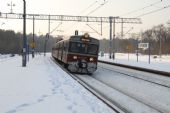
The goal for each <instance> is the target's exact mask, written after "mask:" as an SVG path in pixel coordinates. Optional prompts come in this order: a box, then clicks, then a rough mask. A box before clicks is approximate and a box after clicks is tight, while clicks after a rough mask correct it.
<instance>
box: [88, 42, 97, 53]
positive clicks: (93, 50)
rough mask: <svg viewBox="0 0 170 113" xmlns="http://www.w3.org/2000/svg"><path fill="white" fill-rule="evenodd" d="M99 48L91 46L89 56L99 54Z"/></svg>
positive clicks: (89, 46)
mask: <svg viewBox="0 0 170 113" xmlns="http://www.w3.org/2000/svg"><path fill="white" fill-rule="evenodd" d="M97 51H98V46H97V45H94V44H89V45H88V54H95V55H96V54H97V53H98V52H97Z"/></svg>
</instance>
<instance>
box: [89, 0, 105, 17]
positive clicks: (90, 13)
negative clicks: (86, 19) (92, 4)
mask: <svg viewBox="0 0 170 113" xmlns="http://www.w3.org/2000/svg"><path fill="white" fill-rule="evenodd" d="M106 3H108V1H105V0H104V3H102V4H100V5H99V6H98V7H96V8H95V9H93V10H92V11H90V12H89V13H88V14H87V15H86V16H88V15H90V14H92V13H94V12H95V11H97V10H98V9H99V8H101V7H102V6H104V5H105V4H106Z"/></svg>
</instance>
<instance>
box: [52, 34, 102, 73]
mask: <svg viewBox="0 0 170 113" xmlns="http://www.w3.org/2000/svg"><path fill="white" fill-rule="evenodd" d="M98 51H99V40H98V39H96V38H93V37H90V35H89V34H88V33H85V34H84V35H76V34H75V35H72V36H70V37H68V39H63V40H61V41H58V42H56V43H55V44H54V46H53V47H52V57H53V58H54V59H56V60H57V61H59V62H62V63H63V64H64V67H65V68H67V70H69V71H70V72H73V73H86V74H92V73H93V72H95V71H96V70H97V61H98Z"/></svg>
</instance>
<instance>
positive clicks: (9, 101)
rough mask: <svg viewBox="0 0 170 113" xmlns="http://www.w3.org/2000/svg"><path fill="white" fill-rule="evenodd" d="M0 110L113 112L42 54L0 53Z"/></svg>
mask: <svg viewBox="0 0 170 113" xmlns="http://www.w3.org/2000/svg"><path fill="white" fill-rule="evenodd" d="M0 113H113V111H112V110H111V109H110V108H108V107H107V106H106V105H105V104H104V103H103V102H101V101H100V100H98V99H97V98H96V97H94V96H93V95H92V94H91V93H89V92H88V91H87V90H86V89H84V88H83V87H82V86H81V85H79V84H78V83H77V82H76V81H75V80H74V79H72V78H71V77H70V76H68V75H67V73H66V72H63V71H62V70H61V69H60V68H59V67H58V66H57V65H56V64H54V63H53V62H52V61H51V60H50V54H48V55H47V56H46V57H44V56H41V55H39V56H36V57H35V58H34V59H32V58H31V57H30V61H29V62H28V63H27V67H22V58H21V56H18V55H15V56H14V57H10V56H8V57H4V56H3V55H0Z"/></svg>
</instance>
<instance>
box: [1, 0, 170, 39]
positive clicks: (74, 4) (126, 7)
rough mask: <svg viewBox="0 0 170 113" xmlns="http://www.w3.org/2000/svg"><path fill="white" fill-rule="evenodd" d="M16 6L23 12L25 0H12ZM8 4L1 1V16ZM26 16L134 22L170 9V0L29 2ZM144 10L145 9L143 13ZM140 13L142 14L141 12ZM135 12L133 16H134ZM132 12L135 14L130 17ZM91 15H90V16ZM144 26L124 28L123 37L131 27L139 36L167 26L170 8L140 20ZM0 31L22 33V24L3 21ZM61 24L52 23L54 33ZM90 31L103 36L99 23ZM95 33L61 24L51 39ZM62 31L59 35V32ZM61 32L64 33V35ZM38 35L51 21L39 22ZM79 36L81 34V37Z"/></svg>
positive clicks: (29, 24) (29, 26) (6, 0)
mask: <svg viewBox="0 0 170 113" xmlns="http://www.w3.org/2000/svg"><path fill="white" fill-rule="evenodd" d="M12 2H13V3H14V4H15V7H13V12H14V13H22V12H23V0H12ZM7 3H11V0H0V12H3V13H9V12H10V7H9V6H7ZM103 3H105V4H104V5H103V6H101V7H100V8H99V9H97V10H96V11H94V12H93V13H90V12H91V11H93V10H94V9H96V8H97V7H99V6H100V5H101V4H103ZM26 4H27V13H33V14H55V15H82V16H86V15H88V16H99V17H100V16H102V17H109V16H120V17H126V18H134V17H137V16H139V15H142V14H145V13H148V12H151V11H154V10H157V9H161V8H163V7H166V6H169V5H170V0H162V2H161V0H108V1H107V0H26ZM141 8H143V9H141ZM140 9H141V10H140ZM132 11H134V12H132ZM129 12H132V13H129ZM89 13H90V14H89ZM140 18H141V19H142V22H143V24H140V25H134V24H125V25H124V33H126V32H127V31H129V30H130V29H131V27H134V29H133V30H131V31H130V33H139V32H140V31H142V30H146V29H150V28H152V27H153V26H156V25H159V24H166V23H167V21H168V20H170V8H166V9H164V10H161V11H158V12H155V13H151V14H148V15H145V16H141V17H140ZM2 22H4V23H5V24H3V25H1V24H0V29H11V30H15V31H16V32H18V31H19V32H22V20H10V19H6V20H5V19H0V23H2ZM60 23H61V22H57V21H54V22H51V30H52V29H54V28H55V27H56V26H58V25H59V24H60ZM90 26H91V27H93V28H95V30H96V31H98V32H100V25H99V23H93V24H92V23H91V24H90ZM108 26H109V25H108V24H104V25H103V36H102V38H108V37H109V35H108V34H109V29H108ZM120 26H121V25H120V24H116V32H117V33H116V34H118V33H120ZM76 29H78V30H79V31H82V32H84V31H89V32H94V31H93V30H92V29H90V28H89V27H88V26H87V25H86V23H75V22H62V24H61V25H60V26H59V28H58V29H57V30H58V31H57V30H56V31H55V32H53V33H52V35H61V34H64V35H65V34H66V35H71V34H73V33H74V30H76ZM59 31H60V32H59ZM61 31H62V32H61ZM31 32H32V21H27V33H31ZM35 32H36V34H46V33H47V32H48V21H36V24H35ZM82 32H80V33H82ZM91 35H92V36H95V37H100V38H101V36H99V35H98V34H96V33H91Z"/></svg>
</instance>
